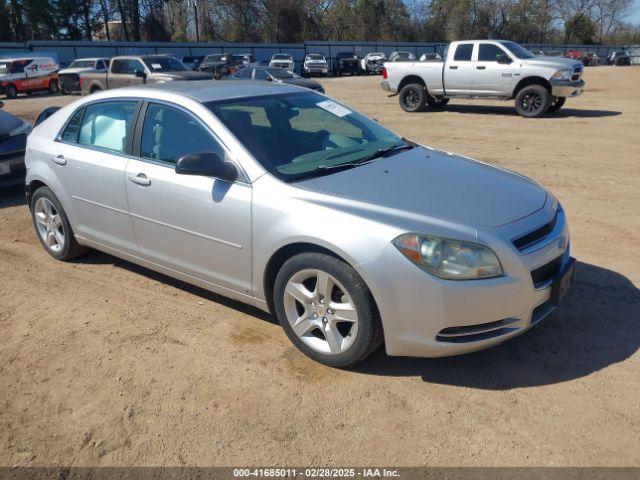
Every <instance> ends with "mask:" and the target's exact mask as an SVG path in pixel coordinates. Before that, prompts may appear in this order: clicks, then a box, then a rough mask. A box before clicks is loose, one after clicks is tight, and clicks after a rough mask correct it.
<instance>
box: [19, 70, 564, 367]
mask: <svg viewBox="0 0 640 480" xmlns="http://www.w3.org/2000/svg"><path fill="white" fill-rule="evenodd" d="M141 100H143V101H144V102H143V101H141ZM124 139H130V141H123V140H124ZM27 145H28V148H27V154H26V164H27V167H28V170H27V178H26V191H27V200H28V204H29V207H30V211H31V215H32V219H33V225H34V228H35V230H36V232H37V235H38V238H39V239H40V241H41V243H42V246H43V248H44V249H45V250H46V251H47V252H48V253H49V254H50V255H51V256H52V257H54V258H56V259H59V260H70V259H72V258H74V257H76V256H78V255H81V254H82V253H83V252H84V251H86V248H87V247H93V248H96V249H98V250H102V251H105V252H109V254H111V255H115V256H118V257H121V258H123V259H126V260H128V261H130V262H133V263H137V264H140V265H143V266H145V267H146V268H149V269H152V270H156V271H159V272H162V273H164V274H166V275H168V276H172V277H175V278H178V279H180V280H183V281H185V282H188V283H192V284H195V285H198V286H200V287H203V288H205V289H208V290H211V291H213V292H217V293H219V294H222V295H225V296H227V297H231V298H234V299H236V300H239V301H241V302H245V303H248V304H251V305H254V306H256V307H258V308H261V309H263V310H265V311H270V312H272V313H273V314H275V316H276V317H277V318H278V320H279V322H280V324H281V325H282V327H283V329H284V331H285V333H286V335H287V336H288V337H289V338H290V339H291V341H292V342H293V344H294V345H295V346H296V347H297V348H299V349H300V350H301V351H302V352H304V353H305V354H307V355H308V356H309V357H311V358H313V359H315V360H317V361H319V362H322V363H324V364H326V365H331V366H334V367H345V366H352V365H355V364H356V363H358V362H360V361H362V360H364V359H365V358H366V357H367V356H368V355H369V354H370V353H371V352H373V351H374V350H375V349H377V348H378V346H379V345H381V344H382V343H383V340H384V345H385V348H386V351H387V353H388V354H389V355H405V356H407V355H410V356H445V355H455V354H461V353H466V352H470V351H474V350H478V349H482V348H486V347H489V346H491V345H495V344H499V343H502V342H504V341H505V340H507V339H510V338H512V337H515V336H516V335H519V334H521V333H523V332H525V331H526V330H528V329H529V328H531V327H532V326H534V325H536V324H537V323H539V322H540V321H541V320H542V319H543V318H545V317H546V316H547V315H549V314H550V313H551V312H552V311H553V310H554V309H555V308H556V306H557V305H559V304H560V303H561V301H562V300H563V297H564V296H565V294H566V293H567V291H568V289H569V287H570V284H571V282H572V279H573V271H574V265H575V261H574V259H572V258H571V256H570V251H569V244H570V241H569V230H568V226H567V221H566V216H565V213H564V211H563V209H562V207H561V205H560V204H559V203H558V201H557V200H556V199H555V198H554V197H553V195H551V194H550V193H548V192H547V191H546V190H545V189H544V188H542V187H541V186H539V185H537V184H536V183H535V182H533V181H532V180H530V179H527V178H525V177H523V176H521V175H518V174H515V173H511V172H508V171H506V170H505V169H504V168H496V167H492V166H490V165H488V164H486V163H484V162H477V161H474V160H471V159H469V158H466V157H458V156H456V155H453V154H451V153H445V152H440V151H438V150H434V149H430V148H426V147H422V146H420V145H417V144H415V143H412V142H410V141H408V140H404V139H403V138H401V137H400V136H399V135H396V134H394V133H392V132H390V131H389V130H387V129H386V128H384V127H383V126H382V125H380V124H379V123H377V122H375V121H373V120H370V119H369V118H367V117H365V116H364V115H361V114H359V113H357V112H355V111H354V110H353V109H351V108H350V107H348V106H347V105H343V104H341V103H339V102H336V101H334V100H331V99H330V98H327V97H325V96H323V95H319V94H318V93H316V92H311V91H309V90H306V89H301V88H299V87H294V86H291V85H274V84H271V83H266V82H217V83H215V84H214V83H213V82H212V83H211V84H210V86H204V85H203V86H201V87H200V88H198V89H193V88H191V87H190V86H189V85H188V84H185V83H180V82H175V83H173V84H170V83H169V84H165V85H164V86H163V88H161V89H160V88H156V87H154V86H146V87H138V88H128V89H122V90H119V91H117V92H116V91H112V92H102V93H100V94H98V95H95V96H88V97H83V98H82V99H80V100H78V101H76V102H75V103H72V104H70V105H68V106H66V107H63V108H62V109H60V110H59V111H58V112H57V113H55V114H54V115H53V116H51V117H50V118H49V119H47V120H46V121H45V122H43V123H42V124H40V125H39V126H37V127H36V128H35V129H34V130H33V133H32V134H31V135H30V136H29V138H28V142H27ZM425 159H427V160H428V161H425ZM461 179H464V181H461ZM159 207H161V208H159ZM78 266H79V268H83V267H82V264H78ZM206 341H215V339H213V338H212V339H207V340H206Z"/></svg>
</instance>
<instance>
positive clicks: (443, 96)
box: [381, 40, 584, 117]
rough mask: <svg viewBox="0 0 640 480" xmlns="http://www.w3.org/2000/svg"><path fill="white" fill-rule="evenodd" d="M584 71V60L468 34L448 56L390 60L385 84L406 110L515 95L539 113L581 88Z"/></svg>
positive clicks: (526, 111) (521, 107) (520, 104)
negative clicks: (430, 59) (537, 53)
mask: <svg viewBox="0 0 640 480" xmlns="http://www.w3.org/2000/svg"><path fill="white" fill-rule="evenodd" d="M582 72H583V65H582V63H581V62H580V61H577V60H571V59H569V58H551V57H536V56H534V55H533V54H532V53H531V52H529V51H528V50H525V49H524V48H522V47H521V46H520V45H518V44H517V43H514V42H510V41H505V40H468V41H460V42H452V43H451V44H450V45H449V48H448V50H447V55H446V59H445V61H444V62H421V63H411V62H388V63H386V64H385V69H384V70H383V72H382V76H383V81H382V83H381V87H382V89H383V90H386V91H389V92H393V93H398V94H399V100H400V106H401V107H402V109H403V110H405V111H406V112H418V111H421V110H423V109H424V108H425V106H426V105H429V106H430V107H432V108H443V107H444V106H445V105H446V104H447V103H448V102H449V100H450V99H451V98H469V97H472V98H493V99H495V98H498V99H503V100H506V99H514V100H515V106H516V111H517V112H518V114H520V115H522V116H523V117H539V116H540V115H543V114H545V113H546V112H554V111H557V110H558V109H560V108H561V107H562V105H564V103H565V100H566V99H567V98H568V97H576V96H578V95H581V94H582V92H583V90H584V81H583V80H582Z"/></svg>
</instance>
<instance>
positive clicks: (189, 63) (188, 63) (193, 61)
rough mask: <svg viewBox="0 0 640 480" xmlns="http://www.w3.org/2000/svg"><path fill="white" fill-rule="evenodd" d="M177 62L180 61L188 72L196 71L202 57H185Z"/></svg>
mask: <svg viewBox="0 0 640 480" xmlns="http://www.w3.org/2000/svg"><path fill="white" fill-rule="evenodd" d="M178 60H180V61H181V62H182V64H183V65H184V66H185V67H187V68H188V69H189V70H198V67H199V66H200V64H201V63H202V60H204V55H195V56H194V55H187V56H184V57H181V58H179V59H178Z"/></svg>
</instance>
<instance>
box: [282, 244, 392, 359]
mask: <svg viewBox="0 0 640 480" xmlns="http://www.w3.org/2000/svg"><path fill="white" fill-rule="evenodd" d="M273 304H274V308H275V312H276V315H277V317H278V321H279V322H280V325H281V326H282V328H283V330H284V331H285V333H286V334H287V336H288V337H289V339H290V340H291V342H292V343H293V344H294V345H295V346H296V347H297V348H298V349H299V350H300V351H301V352H303V353H304V354H305V355H307V356H308V357H310V358H312V359H313V360H315V361H317V362H320V363H322V364H324V365H328V366H331V367H351V366H353V365H356V364H357V363H360V362H361V361H363V360H364V359H365V358H366V357H368V356H369V355H370V354H371V353H372V352H373V351H374V350H375V349H376V348H378V347H379V346H380V344H381V343H382V326H381V322H380V319H379V315H378V311H377V308H376V305H375V302H374V300H373V296H372V295H371V292H370V291H369V289H368V288H367V286H366V284H365V283H364V280H362V278H361V277H360V275H358V273H357V272H356V271H355V270H354V269H353V268H352V267H351V266H350V265H348V264H346V263H345V262H343V261H342V260H339V259H338V258H335V257H333V256H330V255H327V254H324V253H317V252H307V253H301V254H298V255H295V256H294V257H292V258H290V259H289V260H287V261H286V262H285V264H284V265H283V266H282V268H281V269H280V271H279V272H278V275H277V276H276V281H275V285H274V291H273Z"/></svg>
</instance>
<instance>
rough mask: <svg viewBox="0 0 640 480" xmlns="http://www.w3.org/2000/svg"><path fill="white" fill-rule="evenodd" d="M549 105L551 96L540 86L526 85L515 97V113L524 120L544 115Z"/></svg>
mask: <svg viewBox="0 0 640 480" xmlns="http://www.w3.org/2000/svg"><path fill="white" fill-rule="evenodd" d="M550 103H551V94H550V93H549V91H548V90H547V89H546V88H544V87H543V86H542V85H528V86H526V87H524V88H523V89H522V90H520V91H519V92H518V94H517V95H516V111H517V112H518V115H520V116H522V117H525V118H535V117H539V116H541V115H544V114H545V113H546V111H547V109H548V108H549V104H550Z"/></svg>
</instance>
